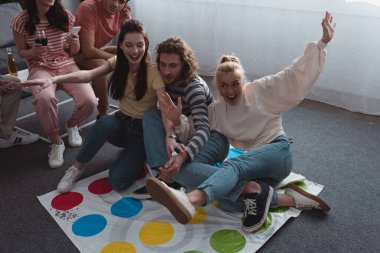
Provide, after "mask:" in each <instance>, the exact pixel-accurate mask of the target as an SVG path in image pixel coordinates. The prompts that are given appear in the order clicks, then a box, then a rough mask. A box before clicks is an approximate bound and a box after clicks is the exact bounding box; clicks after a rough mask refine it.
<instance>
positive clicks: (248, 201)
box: [243, 181, 273, 233]
mask: <svg viewBox="0 0 380 253" xmlns="http://www.w3.org/2000/svg"><path fill="white" fill-rule="evenodd" d="M255 182H256V183H258V184H259V185H260V186H261V193H260V194H258V193H247V194H244V195H243V197H244V204H245V206H244V213H243V230H244V231H245V232H248V233H252V232H255V231H256V230H258V229H259V228H261V226H262V225H263V224H264V222H265V220H266V218H267V215H268V210H269V206H270V202H271V201H272V196H273V188H272V187H271V186H270V185H267V184H264V183H262V182H259V181H255Z"/></svg>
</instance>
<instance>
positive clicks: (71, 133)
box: [66, 123, 82, 148]
mask: <svg viewBox="0 0 380 253" xmlns="http://www.w3.org/2000/svg"><path fill="white" fill-rule="evenodd" d="M66 130H67V134H68V137H67V138H68V141H69V145H70V147H73V148H75V147H79V146H80V145H82V137H81V136H80V134H79V130H78V127H77V126H74V127H68V126H67V123H66Z"/></svg>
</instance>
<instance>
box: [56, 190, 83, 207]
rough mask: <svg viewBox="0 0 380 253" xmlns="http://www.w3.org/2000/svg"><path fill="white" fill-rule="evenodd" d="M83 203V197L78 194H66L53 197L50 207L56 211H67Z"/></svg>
mask: <svg viewBox="0 0 380 253" xmlns="http://www.w3.org/2000/svg"><path fill="white" fill-rule="evenodd" d="M82 201H83V195H82V194H80V193H78V192H67V193H62V194H59V195H57V196H55V197H54V198H53V199H52V201H51V206H52V207H53V208H55V209H57V210H62V211H65V210H69V209H72V208H74V207H76V206H77V205H79V204H80V203H82Z"/></svg>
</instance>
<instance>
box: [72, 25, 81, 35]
mask: <svg viewBox="0 0 380 253" xmlns="http://www.w3.org/2000/svg"><path fill="white" fill-rule="evenodd" d="M80 28H81V27H80V26H74V27H73V28H71V31H70V33H71V34H78V33H79V31H80Z"/></svg>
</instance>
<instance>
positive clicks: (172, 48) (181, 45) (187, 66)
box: [155, 36, 198, 81]
mask: <svg viewBox="0 0 380 253" xmlns="http://www.w3.org/2000/svg"><path fill="white" fill-rule="evenodd" d="M162 53H166V54H172V53H173V54H177V55H178V56H179V58H180V59H181V61H182V64H183V67H182V78H183V79H184V80H185V81H189V80H190V79H191V78H192V77H194V76H195V75H197V74H198V63H197V60H196V59H195V55H194V53H193V50H192V49H191V47H190V46H189V45H188V44H187V43H186V42H185V41H184V40H183V39H181V38H179V37H176V36H174V37H170V38H168V39H166V40H164V41H163V42H161V43H159V44H158V45H157V46H156V49H155V54H156V62H157V66H158V68H159V67H160V55H161V54H162Z"/></svg>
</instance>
